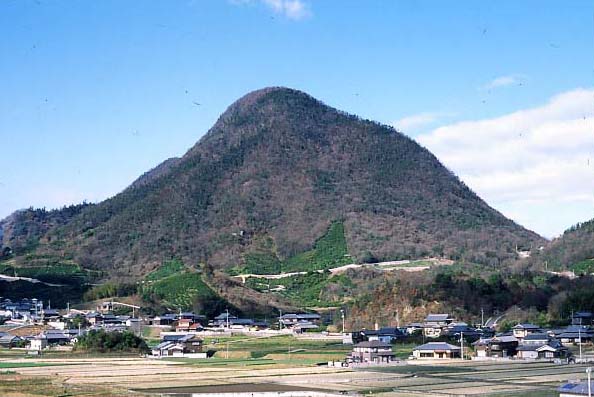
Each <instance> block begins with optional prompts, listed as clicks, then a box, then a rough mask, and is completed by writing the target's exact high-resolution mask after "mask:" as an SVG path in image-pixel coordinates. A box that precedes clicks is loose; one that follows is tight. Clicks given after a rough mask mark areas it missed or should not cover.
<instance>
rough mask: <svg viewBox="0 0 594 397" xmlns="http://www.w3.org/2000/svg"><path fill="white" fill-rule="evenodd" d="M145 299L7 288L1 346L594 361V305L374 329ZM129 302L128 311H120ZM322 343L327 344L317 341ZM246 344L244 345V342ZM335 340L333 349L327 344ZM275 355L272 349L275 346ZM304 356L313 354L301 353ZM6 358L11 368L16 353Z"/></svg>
mask: <svg viewBox="0 0 594 397" xmlns="http://www.w3.org/2000/svg"><path fill="white" fill-rule="evenodd" d="M122 309H123V310H122ZM139 309H140V308H139V307H138V306H135V305H130V304H125V303H120V302H113V301H106V302H103V303H102V304H100V305H99V306H98V307H96V309H95V310H78V309H73V308H70V307H68V308H65V309H55V308H51V307H50V306H49V302H48V304H47V305H46V304H44V302H42V301H41V300H37V299H34V298H32V299H21V300H15V301H12V300H10V299H7V298H2V299H1V300H0V316H1V317H2V319H3V325H1V326H0V357H1V358H0V360H2V361H5V360H6V358H5V356H4V354H3V353H4V352H11V353H10V355H8V356H6V357H9V358H10V359H14V358H15V357H20V358H21V359H25V360H34V359H35V358H37V359H42V360H46V359H50V358H51V357H58V356H56V354H58V353H60V354H61V355H60V356H59V357H62V358H68V357H77V356H76V354H75V352H73V349H74V350H76V349H75V346H76V343H77V341H78V340H79V339H80V338H81V336H83V335H86V334H87V333H90V332H96V331H98V330H102V331H104V332H108V333H112V332H118V333H132V334H134V335H137V336H139V337H142V338H144V339H145V340H146V342H147V345H148V346H149V349H150V351H147V352H146V353H145V354H143V355H142V359H143V360H151V361H153V362H160V361H162V362H168V360H180V359H181V360H186V361H187V360H190V362H201V363H202V364H200V365H208V363H209V362H210V363H213V364H215V363H217V362H218V361H217V360H239V361H237V362H245V363H247V364H253V362H251V361H250V360H253V359H254V352H253V351H252V352H249V346H250V345H249V342H248V341H250V340H257V341H258V343H259V344H260V345H262V346H264V345H266V343H268V341H270V342H271V343H273V342H272V341H274V343H278V341H279V340H280V339H279V337H281V338H284V339H282V340H283V341H285V342H284V343H287V344H288V347H287V346H283V347H279V349H278V350H277V351H276V354H277V356H278V355H279V354H280V353H279V352H282V353H286V354H285V355H284V356H283V357H282V365H283V366H284V365H287V364H288V363H291V364H298V365H304V364H305V365H308V366H311V365H315V366H320V365H323V366H326V367H327V368H329V369H332V368H333V369H335V370H341V371H342V370H372V371H373V370H382V368H385V369H387V370H395V371H404V370H406V368H417V367H418V366H423V365H424V366H430V367H427V368H431V367H434V366H445V368H448V367H450V366H452V365H459V364H460V363H463V364H464V365H469V364H470V363H474V364H475V365H477V366H483V365H499V364H505V363H509V364H513V365H514V366H517V365H524V366H526V368H533V367H532V366H533V365H536V364H537V365H545V364H546V365H552V366H557V367H558V368H562V367H563V366H564V367H567V368H574V370H575V371H577V373H578V374H579V373H583V374H584V375H585V374H586V372H585V371H586V370H587V369H589V367H587V364H588V363H591V362H594V354H593V349H592V342H593V339H594V329H593V327H592V325H593V314H592V313H590V312H575V313H573V314H572V317H571V323H570V324H568V325H566V326H563V327H559V328H548V329H547V328H542V327H539V326H538V325H535V324H530V323H518V324H516V325H514V326H513V327H511V329H509V330H505V331H503V330H498V329H497V322H496V321H493V320H490V321H487V322H485V324H475V325H469V324H467V323H465V322H461V321H456V319H455V318H453V317H452V316H450V315H449V314H445V313H435V314H429V315H427V316H426V317H425V318H424V319H423V321H421V322H416V323H409V324H405V325H403V326H401V327H394V326H382V325H380V324H375V327H373V328H372V329H360V330H347V329H345V321H344V320H345V312H344V311H339V312H338V313H339V315H340V316H341V317H342V330H341V332H328V331H327V330H326V328H327V327H326V326H327V325H328V323H329V321H331V320H332V319H331V318H328V316H327V315H320V314H318V313H315V312H309V313H283V314H280V315H279V316H278V317H277V318H273V319H253V318H241V317H238V316H236V315H234V314H233V313H232V312H230V311H228V310H226V311H225V312H223V313H220V314H219V315H217V316H215V317H214V318H207V317H206V316H204V315H201V314H195V313H192V312H182V311H180V312H177V313H174V312H167V313H162V314H161V315H157V316H144V315H141V314H140V311H139ZM127 311H129V313H127V314H121V313H123V312H127ZM307 341H310V342H311V343H312V344H310V345H307V349H304V348H302V346H305V345H303V343H309V342H307ZM316 343H318V344H319V346H320V348H319V350H317V351H316V347H315V346H318V345H316ZM291 344H293V348H292V347H291ZM230 346H231V347H230ZM241 346H244V347H246V348H245V350H242V348H241ZM328 346H332V349H333V350H328ZM246 350H248V351H246ZM19 352H20V353H19ZM15 354H17V355H15ZM19 354H20V355H19ZM68 354H71V355H72V356H68ZM257 355H258V354H256V356H257ZM308 355H309V356H308ZM269 356H270V357H274V354H269ZM265 357H268V356H265ZM304 358H306V359H309V360H308V361H307V360H306V361H303V359H304ZM316 359H317V360H316ZM193 360H197V361H193ZM278 363H281V361H279V362H278ZM539 363H540V364H539ZM267 364H273V362H267ZM0 365H4V366H6V367H7V368H10V364H9V363H5V362H2V363H0ZM560 366H561V367H560ZM573 373H574V371H572V372H571V374H573ZM588 374H589V372H588ZM582 378H583V377H574V378H571V377H569V376H568V377H567V379H564V380H565V382H558V383H559V385H558V387H557V389H558V391H559V393H561V394H551V395H561V396H578V395H588V394H587V391H588V390H587V389H588V388H587V383H586V382H584V381H583V380H582ZM560 380H561V379H560ZM570 389H571V390H570ZM572 390H573V391H572ZM569 392H572V393H574V394H571V393H569ZM568 393H569V394H568Z"/></svg>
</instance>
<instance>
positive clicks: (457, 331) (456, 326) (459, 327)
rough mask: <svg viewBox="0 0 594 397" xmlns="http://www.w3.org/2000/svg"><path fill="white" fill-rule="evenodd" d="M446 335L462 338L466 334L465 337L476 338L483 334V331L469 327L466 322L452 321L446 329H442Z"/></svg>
mask: <svg viewBox="0 0 594 397" xmlns="http://www.w3.org/2000/svg"><path fill="white" fill-rule="evenodd" d="M442 334H443V335H444V336H447V337H450V338H455V339H460V337H461V336H464V338H465V339H470V340H475V339H478V338H480V337H481V336H482V332H480V331H478V330H477V329H476V328H472V327H469V326H468V324H466V323H450V324H449V325H448V326H447V327H446V328H445V329H443V330H442Z"/></svg>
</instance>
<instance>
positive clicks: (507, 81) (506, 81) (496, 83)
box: [483, 75, 522, 90]
mask: <svg viewBox="0 0 594 397" xmlns="http://www.w3.org/2000/svg"><path fill="white" fill-rule="evenodd" d="M521 80H522V79H521V77H520V76H518V75H509V76H500V77H497V78H495V79H493V80H491V81H490V82H488V83H487V84H485V85H484V86H483V89H485V90H490V89H494V88H501V87H507V86H510V85H514V84H519V83H520V82H521Z"/></svg>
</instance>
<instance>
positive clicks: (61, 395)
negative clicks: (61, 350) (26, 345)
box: [0, 372, 129, 397]
mask: <svg viewBox="0 0 594 397" xmlns="http://www.w3.org/2000/svg"><path fill="white" fill-rule="evenodd" d="M127 395H129V394H128V393H127V392H125V391H123V392H118V391H115V390H112V389H107V388H104V387H101V386H96V385H69V384H64V383H63V380H62V379H61V378H58V377H40V376H24V375H18V374H14V373H12V372H9V373H7V372H0V396H48V397H65V396H73V397H74V396H81V397H82V396H112V397H124V396H127Z"/></svg>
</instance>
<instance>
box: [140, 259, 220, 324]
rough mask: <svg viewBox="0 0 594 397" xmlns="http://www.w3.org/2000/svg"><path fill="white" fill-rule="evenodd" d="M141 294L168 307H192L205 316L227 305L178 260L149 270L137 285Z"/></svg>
mask: <svg viewBox="0 0 594 397" xmlns="http://www.w3.org/2000/svg"><path fill="white" fill-rule="evenodd" d="M139 293H140V296H141V298H142V299H143V300H144V301H145V302H148V303H151V304H153V305H157V306H162V307H165V308H167V309H169V310H175V311H177V310H195V311H196V312H198V313H202V314H205V315H206V316H213V315H216V314H219V312H220V311H222V310H224V309H225V307H226V306H230V305H229V304H228V303H227V302H225V300H224V299H222V298H221V297H219V296H218V295H217V294H216V293H215V292H214V291H213V290H212V289H211V288H210V287H209V286H208V285H207V284H206V283H205V282H204V280H203V279H202V274H201V273H199V272H197V271H194V270H191V269H188V268H187V267H186V266H185V265H184V264H183V262H181V261H179V260H173V261H167V262H165V263H163V265H162V266H161V267H159V268H158V269H156V270H155V271H153V272H151V273H149V274H148V276H147V277H146V279H145V281H144V282H143V283H141V284H140V286H139Z"/></svg>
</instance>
